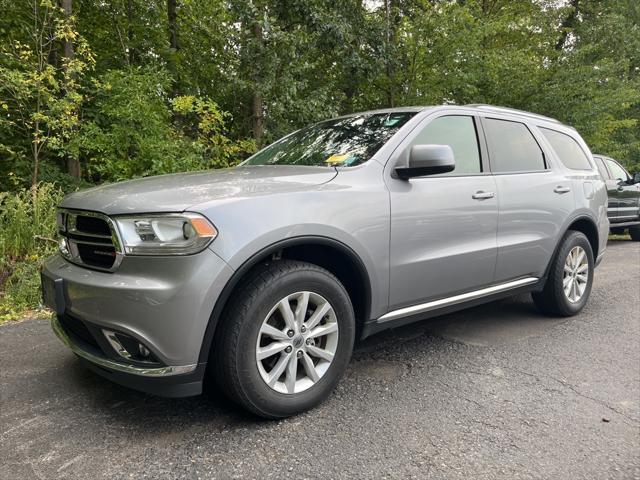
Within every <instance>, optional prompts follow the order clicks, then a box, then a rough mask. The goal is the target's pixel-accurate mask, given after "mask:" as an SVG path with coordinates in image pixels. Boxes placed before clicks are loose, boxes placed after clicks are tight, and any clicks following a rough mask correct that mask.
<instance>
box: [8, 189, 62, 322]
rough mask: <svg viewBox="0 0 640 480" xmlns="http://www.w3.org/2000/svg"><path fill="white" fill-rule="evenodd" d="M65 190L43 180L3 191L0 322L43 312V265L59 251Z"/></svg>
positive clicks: (39, 314)
mask: <svg viewBox="0 0 640 480" xmlns="http://www.w3.org/2000/svg"><path fill="white" fill-rule="evenodd" d="M63 195H64V194H63V192H62V190H60V189H59V188H58V187H56V186H55V185H54V184H50V183H40V184H38V185H36V186H34V187H32V188H28V189H23V190H19V191H17V192H11V193H9V192H0V324H2V323H5V322H9V321H13V320H19V319H22V318H24V317H25V316H27V315H29V316H32V317H33V316H43V315H47V314H48V313H47V311H46V310H45V309H44V308H43V307H42V305H41V300H40V267H41V266H42V263H43V261H44V259H45V258H46V257H47V256H49V255H51V254H52V253H53V252H55V250H56V248H57V245H56V242H55V240H54V239H55V237H56V208H57V206H58V204H59V203H60V201H61V200H62V197H63Z"/></svg>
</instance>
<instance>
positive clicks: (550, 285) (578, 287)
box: [532, 230, 594, 317]
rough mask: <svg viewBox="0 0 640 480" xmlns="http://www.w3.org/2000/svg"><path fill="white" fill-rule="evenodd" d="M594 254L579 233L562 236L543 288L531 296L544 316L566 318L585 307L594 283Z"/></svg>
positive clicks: (570, 232) (587, 241) (583, 236)
mask: <svg viewBox="0 0 640 480" xmlns="http://www.w3.org/2000/svg"><path fill="white" fill-rule="evenodd" d="M593 269H594V261H593V251H592V250H591V244H590V243H589V240H588V239H587V237H586V236H585V235H584V234H583V233H582V232H577V231H573V230H570V231H569V232H567V234H566V235H565V236H564V238H563V240H562V244H561V245H560V248H559V249H558V252H557V254H556V257H555V258H554V260H553V263H552V264H551V268H550V269H549V276H548V277H547V282H546V284H545V286H544V289H543V290H542V291H541V292H538V293H534V294H533V295H532V297H533V301H534V303H535V304H536V306H537V307H538V308H539V309H540V310H541V311H542V312H544V313H547V314H550V315H559V316H563V317H568V316H571V315H575V314H577V313H578V312H580V310H582V309H583V308H584V306H585V305H586V303H587V300H588V298H589V294H590V293H591V286H592V284H593Z"/></svg>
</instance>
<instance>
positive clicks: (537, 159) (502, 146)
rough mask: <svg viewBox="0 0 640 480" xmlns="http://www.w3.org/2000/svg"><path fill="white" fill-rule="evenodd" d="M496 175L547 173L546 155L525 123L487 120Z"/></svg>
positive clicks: (493, 168) (488, 139) (491, 156)
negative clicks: (501, 173)
mask: <svg viewBox="0 0 640 480" xmlns="http://www.w3.org/2000/svg"><path fill="white" fill-rule="evenodd" d="M484 126H485V131H486V134H487V143H488V145H489V158H490V160H491V170H492V171H494V172H531V171H539V170H545V169H546V166H545V163H544V155H543V153H542V150H541V149H540V146H539V145H538V142H536V139H535V138H534V137H533V135H532V134H531V132H530V131H529V129H528V128H527V126H526V125H525V124H524V123H519V122H511V121H509V120H497V119H495V118H487V119H485V121H484Z"/></svg>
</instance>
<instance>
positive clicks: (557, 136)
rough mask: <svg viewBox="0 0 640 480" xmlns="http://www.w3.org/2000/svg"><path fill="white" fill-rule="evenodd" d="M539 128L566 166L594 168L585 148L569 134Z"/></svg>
mask: <svg viewBox="0 0 640 480" xmlns="http://www.w3.org/2000/svg"><path fill="white" fill-rule="evenodd" d="M539 128H540V131H541V132H542V134H543V135H544V136H545V137H546V139H547V140H548V141H549V143H550V144H551V146H552V147H553V149H554V150H555V152H556V154H557V155H558V158H560V161H561V162H562V163H563V164H564V166H565V167H567V168H571V169H572V170H591V169H592V168H593V167H592V166H591V163H590V162H589V158H588V157H587V155H586V154H585V153H584V150H582V148H581V147H580V145H579V144H578V142H576V141H575V140H574V139H573V138H571V137H570V136H569V135H566V134H564V133H560V132H557V131H555V130H551V129H549V128H542V127H539Z"/></svg>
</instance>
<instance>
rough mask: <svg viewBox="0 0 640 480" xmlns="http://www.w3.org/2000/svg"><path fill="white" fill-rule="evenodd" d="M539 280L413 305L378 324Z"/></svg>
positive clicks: (503, 284)
mask: <svg viewBox="0 0 640 480" xmlns="http://www.w3.org/2000/svg"><path fill="white" fill-rule="evenodd" d="M538 280H539V278H536V277H527V278H521V279H519V280H514V281H511V282H507V283H501V284H499V285H494V286H492V287H487V288H483V289H480V290H474V291H473V292H467V293H463V294H460V295H455V296H453V297H447V298H441V299H440V300H433V301H431V302H427V303H421V304H420V305H413V306H411V307H404V308H400V309H398V310H393V311H391V312H389V313H385V314H384V315H382V316H381V317H380V318H378V320H376V323H384V322H389V321H391V320H395V319H397V318H402V317H408V316H410V315H417V314H419V313H424V312H429V311H431V310H436V309H438V308H444V307H448V306H450V305H456V304H458V303H463V302H466V301H469V300H475V299H477V298H482V297H486V296H488V295H492V294H494V293H500V292H504V291H506V290H511V289H514V288H518V287H523V286H525V285H531V284H533V283H536V282H537V281H538Z"/></svg>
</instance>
